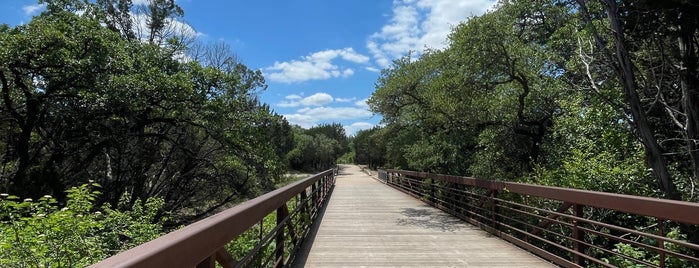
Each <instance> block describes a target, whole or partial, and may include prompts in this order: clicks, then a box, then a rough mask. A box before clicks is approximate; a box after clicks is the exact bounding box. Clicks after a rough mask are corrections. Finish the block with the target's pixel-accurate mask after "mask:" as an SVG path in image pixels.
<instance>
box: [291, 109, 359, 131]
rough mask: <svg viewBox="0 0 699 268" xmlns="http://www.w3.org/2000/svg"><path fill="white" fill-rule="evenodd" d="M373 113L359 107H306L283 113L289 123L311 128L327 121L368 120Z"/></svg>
mask: <svg viewBox="0 0 699 268" xmlns="http://www.w3.org/2000/svg"><path fill="white" fill-rule="evenodd" d="M372 115H373V114H372V113H371V112H370V111H368V110H366V109H362V108H357V107H305V108H301V109H299V110H297V111H296V113H291V114H283V116H284V117H285V118H286V120H287V121H289V123H291V124H292V125H299V126H301V127H304V128H310V127H313V126H316V125H318V123H320V122H327V121H332V122H338V121H340V120H357V119H363V120H366V119H368V118H370V117H371V116H372Z"/></svg>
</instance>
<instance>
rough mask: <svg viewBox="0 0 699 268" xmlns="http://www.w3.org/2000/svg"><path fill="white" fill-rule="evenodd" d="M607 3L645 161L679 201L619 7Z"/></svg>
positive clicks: (621, 74) (612, 1) (609, 0)
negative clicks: (639, 86) (643, 100)
mask: <svg viewBox="0 0 699 268" xmlns="http://www.w3.org/2000/svg"><path fill="white" fill-rule="evenodd" d="M605 2H606V3H607V16H608V17H609V22H610V26H611V30H612V35H613V36H614V47H615V48H616V60H617V64H618V68H615V70H616V72H617V76H619V80H620V82H621V86H622V88H623V89H624V99H625V100H626V103H627V104H628V105H629V108H630V110H631V115H632V117H633V120H634V122H633V125H634V126H635V127H636V134H637V135H638V137H639V138H640V139H641V142H642V143H643V145H644V146H645V148H646V160H647V161H648V164H649V165H650V166H651V168H652V169H653V174H654V175H655V178H656V181H657V183H658V186H659V187H660V190H662V191H663V193H664V194H665V197H666V198H668V199H675V200H679V199H680V195H679V192H677V187H676V186H675V183H674V182H673V181H672V178H671V177H670V172H669V171H668V169H667V161H666V159H665V157H664V156H663V154H664V150H663V148H662V147H660V144H658V141H657V140H656V139H655V136H654V135H653V131H652V130H651V127H650V125H649V124H648V119H647V118H646V114H645V112H644V111H643V106H642V105H641V100H640V98H639V97H638V92H637V91H636V88H637V85H636V77H635V74H634V69H633V64H632V63H631V57H630V56H629V53H628V50H627V49H626V45H625V42H626V40H625V38H624V29H623V26H622V24H621V21H620V19H619V13H618V9H619V6H618V5H617V3H616V0H605Z"/></svg>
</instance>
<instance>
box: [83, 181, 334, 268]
mask: <svg viewBox="0 0 699 268" xmlns="http://www.w3.org/2000/svg"><path fill="white" fill-rule="evenodd" d="M335 175H336V170H333V169H330V170H327V171H324V172H321V173H318V174H316V175H313V176H310V177H308V178H306V179H304V180H301V181H298V182H295V183H292V184H290V185H288V186H286V187H283V188H280V189H277V190H275V191H272V192H269V193H267V194H264V195H262V196H259V197H257V198H255V199H252V200H249V201H247V202H245V203H242V204H240V205H238V206H235V207H233V208H230V209H228V210H225V211H223V212H221V213H218V214H216V215H213V216H211V217H208V218H205V219H203V220H200V221H198V222H196V223H193V224H191V225H187V226H185V227H183V228H182V229H179V230H176V231H174V232H171V233H169V234H166V235H164V236H161V237H159V238H157V239H155V240H152V241H150V242H147V243H145V244H142V245H140V246H138V247H135V248H133V249H130V250H127V251H124V252H122V253H119V254H117V255H115V256H112V257H110V258H108V259H105V260H103V261H101V262H99V263H97V264H94V265H92V266H91V267H195V266H196V267H216V263H218V264H219V265H221V266H223V267H251V266H254V267H281V266H286V265H288V264H289V263H291V262H293V260H294V257H295V253H296V252H297V251H298V250H299V246H300V244H301V242H302V241H303V240H304V238H305V237H306V235H307V234H308V233H309V230H310V226H311V224H312V223H313V222H314V221H315V219H316V217H317V216H318V213H319V210H320V208H321V207H322V206H323V204H324V203H325V202H326V200H327V199H328V197H329V195H330V193H331V190H332V188H333V186H334V185H335ZM270 216H276V220H275V222H276V226H274V228H263V225H264V220H265V218H267V217H270ZM254 226H259V230H260V235H259V240H258V242H257V243H256V244H255V245H254V247H253V248H252V250H251V251H249V252H247V253H246V254H244V256H243V257H241V258H238V259H234V258H233V256H232V255H231V254H230V253H229V251H228V250H227V245H228V244H229V243H230V242H231V241H234V240H235V239H236V238H237V237H239V236H240V235H241V234H243V233H244V232H246V231H251V230H252V231H257V229H256V228H254V229H253V227H254ZM265 229H271V231H269V232H267V233H264V232H262V231H263V230H265Z"/></svg>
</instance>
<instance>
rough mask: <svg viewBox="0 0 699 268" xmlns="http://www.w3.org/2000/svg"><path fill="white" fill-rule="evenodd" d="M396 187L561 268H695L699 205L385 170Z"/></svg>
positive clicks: (698, 249) (698, 253) (698, 248)
mask: <svg viewBox="0 0 699 268" xmlns="http://www.w3.org/2000/svg"><path fill="white" fill-rule="evenodd" d="M385 172H386V183H387V184H388V185H390V186H392V187H394V188H396V189H399V190H401V191H403V192H405V193H407V194H410V195H412V196H414V197H416V198H420V199H421V200H423V201H425V202H427V203H429V204H431V205H433V206H435V207H437V208H439V209H441V210H444V211H446V212H448V213H450V214H452V215H454V216H457V217H459V218H461V219H463V220H466V221H468V222H470V223H472V224H474V225H477V226H479V227H481V228H482V229H484V230H486V231H487V232H489V233H491V234H493V235H496V236H498V237H500V238H502V239H504V240H507V241H509V242H511V243H513V244H515V245H517V246H519V247H522V248H524V249H526V250H528V251H530V252H532V253H534V254H537V255H539V256H541V257H542V258H545V259H547V260H549V261H551V262H553V263H555V264H558V265H560V266H563V267H581V266H584V267H616V266H624V267H630V266H633V267H699V258H698V257H699V245H697V244H695V243H691V242H688V241H687V240H686V239H685V238H686V237H682V233H684V234H686V235H699V234H697V233H696V232H697V230H699V204H697V203H691V202H681V201H673V200H664V199H656V198H647V197H638V196H630V195H621V194H612V193H603V192H594V191H584V190H576V189H567V188H558V187H547V186H538V185H531V184H522V183H512V182H502V181H486V180H478V179H474V178H468V177H459V176H450V175H442V174H429V173H422V172H413V171H403V170H390V169H389V170H386V171H385Z"/></svg>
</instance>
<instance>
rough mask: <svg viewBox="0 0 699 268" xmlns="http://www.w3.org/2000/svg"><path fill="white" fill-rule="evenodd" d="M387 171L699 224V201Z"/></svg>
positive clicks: (424, 173) (404, 171) (394, 170)
mask: <svg viewBox="0 0 699 268" xmlns="http://www.w3.org/2000/svg"><path fill="white" fill-rule="evenodd" d="M386 171H387V172H389V173H398V174H403V175H407V176H412V177H417V178H428V179H436V180H441V181H446V182H453V183H458V184H465V185H470V186H476V187H481V188H486V189H489V190H496V191H501V192H502V191H508V192H512V193H517V194H524V195H532V196H537V197H543V198H548V199H554V200H559V201H563V202H569V203H573V204H579V205H584V206H593V207H598V208H606V209H612V210H616V211H621V212H626V213H633V214H637V215H644V216H651V217H655V218H658V219H664V220H671V221H677V222H683V223H688V224H697V225H699V203H692V202H683V201H676V200H668V199H659V198H652V197H643V196H633V195H624V194H614V193H606V192H596V191H587V190H579V189H570V188H562V187H554V186H542V185H534V184H526V183H516V182H504V181H491V180H481V179H475V178H471V177H462V176H453V175H445V174H432V173H426V172H416V171H407V170H396V169H387V170H386Z"/></svg>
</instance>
